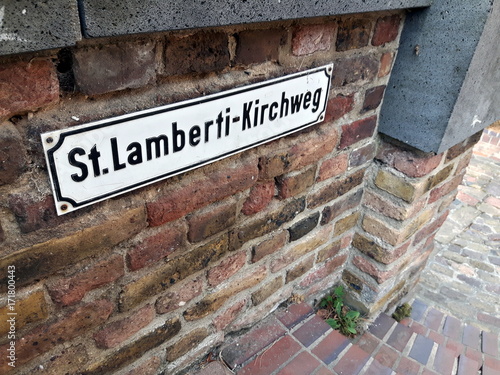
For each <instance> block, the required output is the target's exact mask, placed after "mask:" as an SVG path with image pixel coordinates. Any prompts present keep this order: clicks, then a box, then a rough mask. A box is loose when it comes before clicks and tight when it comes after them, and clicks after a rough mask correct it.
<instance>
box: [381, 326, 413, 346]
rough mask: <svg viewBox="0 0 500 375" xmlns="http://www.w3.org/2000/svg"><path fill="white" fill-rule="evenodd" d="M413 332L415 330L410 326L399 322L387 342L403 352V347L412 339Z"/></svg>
mask: <svg viewBox="0 0 500 375" xmlns="http://www.w3.org/2000/svg"><path fill="white" fill-rule="evenodd" d="M412 334H413V331H412V330H411V329H410V328H408V327H405V326H404V325H402V324H398V325H397V326H396V328H395V329H394V331H392V334H391V336H390V337H389V339H388V340H387V344H388V345H390V346H392V347H393V348H394V349H396V350H397V351H399V352H403V349H404V348H405V346H406V344H407V343H408V341H409V340H410V337H411V335H412Z"/></svg>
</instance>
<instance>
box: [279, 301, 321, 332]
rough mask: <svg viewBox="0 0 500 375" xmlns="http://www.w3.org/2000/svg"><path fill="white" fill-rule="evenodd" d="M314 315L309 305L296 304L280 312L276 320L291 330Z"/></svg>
mask: <svg viewBox="0 0 500 375" xmlns="http://www.w3.org/2000/svg"><path fill="white" fill-rule="evenodd" d="M312 313H313V309H312V308H311V306H309V305H308V304H307V303H299V304H296V303H294V304H292V305H290V306H288V307H287V308H286V309H283V310H280V311H279V312H278V313H277V314H276V318H278V320H279V321H280V322H281V323H283V324H284V325H285V326H286V327H287V328H289V329H290V328H292V327H293V326H295V325H296V324H297V323H299V322H300V321H302V320H303V319H305V318H306V317H308V316H309V315H311V314H312Z"/></svg>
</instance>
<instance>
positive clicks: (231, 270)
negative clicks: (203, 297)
mask: <svg viewBox="0 0 500 375" xmlns="http://www.w3.org/2000/svg"><path fill="white" fill-rule="evenodd" d="M246 260H247V254H246V252H244V251H242V252H240V253H238V254H236V255H233V256H230V257H228V258H226V259H224V260H223V261H222V262H220V263H219V264H218V265H217V266H215V267H214V268H212V269H210V270H209V271H208V273H207V280H208V284H209V285H210V286H217V285H219V284H220V283H222V282H224V281H226V280H227V279H229V278H230V277H231V276H232V275H234V274H235V273H236V272H238V271H239V270H240V269H241V268H242V267H243V266H244V265H245V262H246Z"/></svg>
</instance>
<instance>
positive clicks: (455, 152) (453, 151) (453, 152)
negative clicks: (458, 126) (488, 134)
mask: <svg viewBox="0 0 500 375" xmlns="http://www.w3.org/2000/svg"><path fill="white" fill-rule="evenodd" d="M481 134H482V131H479V132H477V133H476V134H474V135H472V136H470V137H469V138H467V139H466V140H465V141H463V142H460V143H458V144H456V145H455V146H453V147H451V148H450V149H449V150H448V151H447V152H446V162H449V161H451V160H453V159H455V158H456V157H457V156H459V155H462V154H464V153H465V152H466V151H467V150H468V149H470V148H472V147H473V146H474V145H475V144H476V143H477V142H479V140H480V139H481Z"/></svg>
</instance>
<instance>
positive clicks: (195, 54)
mask: <svg viewBox="0 0 500 375" xmlns="http://www.w3.org/2000/svg"><path fill="white" fill-rule="evenodd" d="M226 66H229V47H228V36H227V34H226V33H222V32H198V33H196V34H193V35H189V36H176V35H172V36H171V37H168V38H167V41H166V47H165V74H167V75H179V74H189V73H208V72H216V71H220V70H222V69H224V68H225V67H226Z"/></svg>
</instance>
